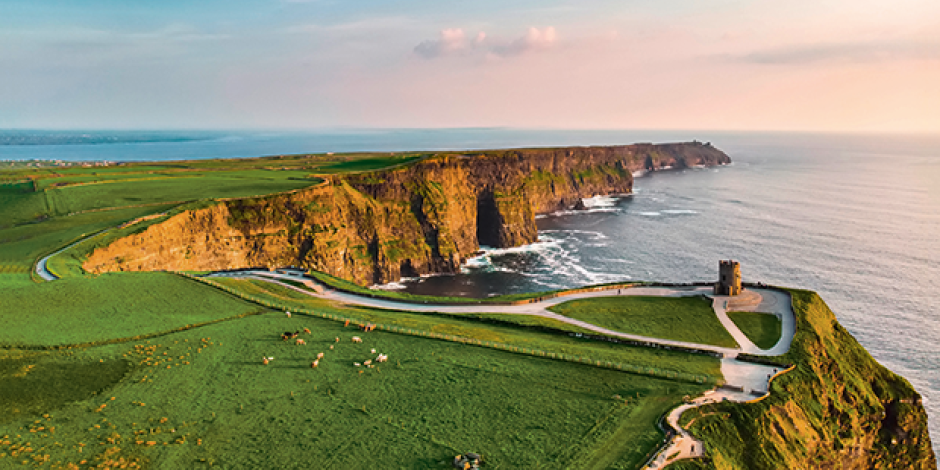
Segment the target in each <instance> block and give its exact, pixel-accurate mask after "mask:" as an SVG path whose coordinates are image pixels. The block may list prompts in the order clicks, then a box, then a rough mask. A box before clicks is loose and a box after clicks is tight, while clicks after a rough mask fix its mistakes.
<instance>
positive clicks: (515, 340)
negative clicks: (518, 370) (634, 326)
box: [216, 279, 720, 377]
mask: <svg viewBox="0 0 940 470" xmlns="http://www.w3.org/2000/svg"><path fill="white" fill-rule="evenodd" d="M216 281H217V282H220V283H222V284H224V285H227V286H229V287H234V288H236V289H238V290H240V291H242V292H245V293H246V294H249V295H251V296H256V297H258V298H267V299H271V300H275V301H278V302H280V303H288V304H290V305H296V306H298V307H306V308H312V309H315V310H316V311H318V312H322V313H327V314H336V315H342V316H346V317H353V318H357V319H361V320H363V321H371V322H376V323H384V324H393V325H399V326H403V327H408V328H414V329H419V330H425V331H432V332H435V333H444V334H453V335H458V336H464V337H472V338H477V339H481V340H485V341H497V342H502V343H507V344H513V345H517V346H520V347H527V348H537V349H544V350H550V351H554V352H559V353H564V354H573V355H583V356H587V357H591V358H596V359H599V360H610V361H618V362H625V363H629V364H636V365H642V366H649V367H656V368H660V369H666V370H673V371H679V372H688V373H692V374H703V375H711V376H713V377H719V376H720V371H719V362H718V360H717V359H715V358H713V357H710V356H702V355H694V354H686V353H682V352H675V351H666V350H659V349H650V348H642V347H631V346H626V345H618V344H612V343H607V342H603V341H593V340H587V339H582V338H577V337H572V336H569V335H559V334H550V333H543V332H539V331H534V330H531V329H527V328H525V327H524V326H523V325H514V324H512V323H507V324H501V325H494V324H491V323H481V322H478V321H474V320H476V319H477V318H476V316H470V317H469V318H467V317H464V316H458V315H455V316H449V315H432V314H420V313H409V312H389V311H386V310H378V309H366V308H353V307H345V308H344V307H341V306H339V305H336V304H334V303H332V302H328V301H324V300H321V299H317V298H313V297H310V296H307V295H304V294H302V293H299V292H296V291H293V290H291V289H287V288H284V287H280V286H277V285H272V284H270V283H267V282H262V281H253V280H244V279H216ZM481 315H482V316H483V317H484V318H485V315H484V314H481ZM495 316H496V317H497V318H500V319H505V318H502V317H506V316H507V315H495Z"/></svg>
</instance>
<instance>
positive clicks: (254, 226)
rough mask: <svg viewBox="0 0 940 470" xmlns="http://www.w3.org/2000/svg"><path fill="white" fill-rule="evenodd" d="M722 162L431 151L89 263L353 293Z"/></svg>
mask: <svg viewBox="0 0 940 470" xmlns="http://www.w3.org/2000/svg"><path fill="white" fill-rule="evenodd" d="M727 163H730V159H729V158H728V156H727V155H725V154H724V153H723V152H722V151H720V150H718V149H716V148H714V147H713V146H711V145H709V144H702V143H698V142H693V143H680V144H663V145H653V144H636V145H627V146H611V147H572V148H553V149H518V150H499V151H481V152H462V153H455V152H452V153H441V154H437V155H434V156H432V157H429V158H426V159H424V160H421V161H419V162H417V163H414V164H412V165H408V166H405V167H400V168H395V169H390V170H384V171H377V172H371V173H364V174H352V175H341V176H335V177H329V178H328V181H327V182H326V183H325V184H322V185H319V186H315V187H311V188H307V189H304V190H300V191H294V192H291V193H283V194H273V195H269V196H264V197H255V198H246V199H238V200H228V201H220V202H218V203H216V204H214V205H212V206H211V207H208V208H204V209H198V210H191V211H185V212H182V213H180V214H178V215H175V216H173V217H170V218H168V219H167V220H164V221H162V222H159V223H156V224H154V225H152V226H150V227H148V228H147V229H146V230H144V231H142V232H140V233H135V234H132V235H129V236H126V237H123V238H120V239H117V240H115V241H114V242H112V243H111V244H110V245H108V246H105V247H102V248H98V249H96V250H95V251H94V252H93V253H91V254H90V256H89V257H88V259H87V260H86V262H85V263H84V265H83V267H84V268H85V270H86V271H89V272H92V273H101V272H106V271H145V270H161V269H162V270H220V269H234V268H243V267H258V266H264V267H278V266H288V265H293V266H302V267H305V268H309V269H314V270H318V271H323V272H326V273H329V274H332V275H334V276H337V277H341V278H344V279H348V280H351V281H354V282H357V283H360V284H372V283H383V282H389V281H394V280H398V279H400V278H401V277H403V276H416V275H420V274H430V273H449V272H454V271H455V270H457V269H458V268H459V265H460V263H461V262H462V261H463V260H464V259H465V258H466V257H467V256H468V255H470V254H472V253H474V252H475V251H477V250H478V249H479V246H480V245H487V246H492V247H511V246H519V245H523V244H527V243H532V242H534V241H536V239H537V236H538V233H537V227H536V224H535V215H536V214H540V213H547V212H552V211H556V210H560V209H568V208H572V207H574V206H575V205H576V204H578V203H579V202H580V201H581V199H582V198H587V197H592V196H595V195H611V194H629V193H631V191H632V189H633V176H632V175H633V173H634V172H637V171H657V170H661V169H666V168H677V169H681V168H689V167H695V166H713V165H722V164H727Z"/></svg>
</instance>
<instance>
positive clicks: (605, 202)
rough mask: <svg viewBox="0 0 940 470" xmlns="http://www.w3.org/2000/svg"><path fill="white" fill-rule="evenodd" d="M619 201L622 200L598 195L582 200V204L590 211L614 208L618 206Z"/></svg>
mask: <svg viewBox="0 0 940 470" xmlns="http://www.w3.org/2000/svg"><path fill="white" fill-rule="evenodd" d="M618 200H620V198H618V197H615V196H602V195H597V196H593V197H586V198H583V199H581V203H582V204H584V207H587V208H588V209H595V208H601V207H614V206H616V205H617V201H618Z"/></svg>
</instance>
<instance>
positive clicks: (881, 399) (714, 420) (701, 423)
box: [670, 291, 937, 470]
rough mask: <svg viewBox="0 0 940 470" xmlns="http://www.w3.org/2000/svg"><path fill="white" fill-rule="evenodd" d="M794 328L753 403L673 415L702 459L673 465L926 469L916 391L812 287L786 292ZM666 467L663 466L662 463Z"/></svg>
mask: <svg viewBox="0 0 940 470" xmlns="http://www.w3.org/2000/svg"><path fill="white" fill-rule="evenodd" d="M791 293H792V296H793V307H794V311H795V312H796V315H797V329H796V331H797V333H796V336H795V338H794V340H793V343H792V345H791V349H790V352H788V353H787V354H786V355H785V356H783V357H781V358H780V360H782V361H785V362H788V363H792V364H794V365H795V366H796V367H795V369H794V370H793V371H791V372H788V373H786V374H784V375H782V376H780V377H779V378H777V379H776V380H774V382H773V383H772V386H771V395H770V396H769V397H767V398H766V399H764V400H762V401H760V402H758V403H753V404H738V403H721V404H717V405H709V406H706V407H701V408H697V409H696V410H694V411H692V412H689V414H690V415H691V416H689V417H686V416H683V420H686V421H687V420H688V419H694V421H692V424H691V426H690V427H689V429H690V431H691V432H692V433H693V434H694V435H695V436H696V437H698V438H700V439H702V440H703V441H704V442H705V445H706V449H707V452H708V455H709V457H710V460H709V461H704V462H703V461H699V462H693V461H689V462H686V463H683V464H680V465H676V467H677V468H715V469H719V470H725V469H742V470H743V469H768V470H770V469H779V468H813V469H844V470H847V469H871V468H885V469H889V468H890V469H924V470H926V469H936V468H937V461H936V457H935V456H934V453H933V449H932V448H931V444H930V436H929V434H928V431H927V414H926V412H925V411H924V408H923V406H921V403H920V395H918V394H917V392H916V391H915V390H914V388H913V387H911V385H910V383H908V382H907V381H906V380H904V378H902V377H900V376H898V375H896V374H894V373H893V372H891V371H889V370H888V369H886V368H885V367H883V366H882V365H880V364H878V362H877V361H875V360H874V359H873V358H872V357H871V356H870V355H869V354H868V352H867V351H866V350H865V349H864V348H863V347H862V346H861V345H860V344H859V343H858V342H857V341H856V340H855V338H853V337H852V335H850V334H849V333H848V332H847V331H846V330H845V329H844V328H843V327H842V326H841V325H839V323H838V322H837V321H836V318H835V316H834V315H833V314H832V311H830V310H829V308H828V307H827V306H826V304H825V302H823V301H822V299H821V298H819V296H818V295H816V294H815V293H813V292H808V291H791ZM670 468H672V467H670Z"/></svg>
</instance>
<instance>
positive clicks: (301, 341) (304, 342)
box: [297, 338, 307, 345]
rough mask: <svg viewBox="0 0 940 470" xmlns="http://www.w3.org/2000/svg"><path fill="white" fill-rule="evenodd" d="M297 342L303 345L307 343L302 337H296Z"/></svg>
mask: <svg viewBox="0 0 940 470" xmlns="http://www.w3.org/2000/svg"><path fill="white" fill-rule="evenodd" d="M297 344H299V345H304V344H307V342H306V341H304V340H302V339H300V338H297Z"/></svg>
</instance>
